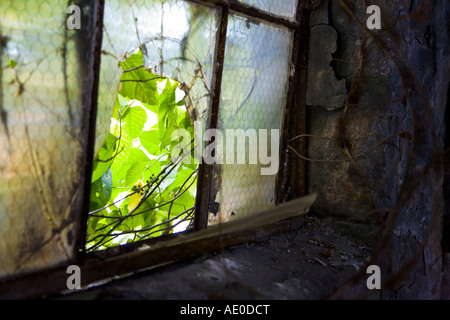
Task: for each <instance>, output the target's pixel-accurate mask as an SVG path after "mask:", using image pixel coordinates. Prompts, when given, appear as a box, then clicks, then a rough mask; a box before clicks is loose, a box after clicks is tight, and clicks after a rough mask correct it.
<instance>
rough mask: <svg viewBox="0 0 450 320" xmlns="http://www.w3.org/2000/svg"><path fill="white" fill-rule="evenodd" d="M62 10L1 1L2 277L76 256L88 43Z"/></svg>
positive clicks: (59, 5)
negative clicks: (67, 24) (69, 27)
mask: <svg viewBox="0 0 450 320" xmlns="http://www.w3.org/2000/svg"><path fill="white" fill-rule="evenodd" d="M80 5H81V4H80ZM67 7H68V2H67V1H59V2H54V1H42V0H40V1H32V2H31V1H25V0H15V1H12V0H10V1H9V0H2V1H1V2H0V95H1V96H0V115H1V124H0V146H1V152H0V239H1V241H0V276H2V277H3V276H9V275H12V274H16V273H22V272H28V271H31V270H35V269H40V268H43V267H49V266H53V265H57V264H61V263H63V262H66V261H68V260H71V259H73V258H74V255H75V252H76V250H75V249H76V248H75V246H76V238H77V233H78V226H79V221H80V212H81V210H80V209H81V205H82V204H81V199H82V195H83V188H82V186H83V184H84V179H83V172H84V161H85V160H84V159H85V158H84V157H85V148H84V143H85V140H84V139H85V132H86V127H85V125H84V124H85V121H84V117H85V116H86V113H87V110H85V109H84V107H83V106H84V102H83V98H82V94H83V86H84V81H85V80H86V78H87V70H86V68H85V66H87V65H88V63H87V61H85V59H86V58H85V57H86V56H87V55H86V52H87V44H89V43H90V39H89V38H88V34H87V33H86V32H77V30H68V29H67V27H66V19H67ZM82 8H83V10H85V12H88V11H90V10H92V7H91V4H86V3H85V5H83V6H82ZM85 22H86V21H85ZM85 27H86V28H85V30H87V26H85ZM80 44H81V45H80Z"/></svg>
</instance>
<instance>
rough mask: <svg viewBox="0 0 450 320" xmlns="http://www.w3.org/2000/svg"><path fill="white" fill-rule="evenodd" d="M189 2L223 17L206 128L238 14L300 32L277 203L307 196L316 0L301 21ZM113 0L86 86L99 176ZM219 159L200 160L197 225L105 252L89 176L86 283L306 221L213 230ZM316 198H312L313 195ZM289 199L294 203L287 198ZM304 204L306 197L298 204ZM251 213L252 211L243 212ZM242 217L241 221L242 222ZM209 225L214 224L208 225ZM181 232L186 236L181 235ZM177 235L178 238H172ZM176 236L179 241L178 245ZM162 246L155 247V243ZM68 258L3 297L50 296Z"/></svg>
mask: <svg viewBox="0 0 450 320" xmlns="http://www.w3.org/2000/svg"><path fill="white" fill-rule="evenodd" d="M106 1H107V0H106ZM185 1H187V2H191V3H195V4H199V5H205V6H210V7H214V8H216V9H218V11H219V19H218V28H217V34H216V39H217V41H216V48H215V53H214V63H213V65H214V66H215V68H214V70H213V77H212V92H213V96H212V98H211V100H210V103H209V108H210V110H209V114H208V119H207V124H206V129H214V128H217V124H218V116H219V105H220V95H221V84H222V74H223V63H224V58H225V46H226V39H227V25H228V18H229V16H230V14H234V13H236V14H240V15H244V16H248V17H252V18H256V19H260V20H262V21H264V22H268V23H271V24H274V25H278V26H283V27H286V28H288V29H290V30H291V31H292V32H293V34H294V37H293V47H292V56H291V61H290V66H291V72H290V77H289V81H288V86H289V88H288V94H287V103H286V109H285V117H284V122H283V128H282V135H281V144H280V146H281V147H280V168H279V171H278V175H277V182H276V190H275V193H276V204H277V206H276V207H275V208H272V209H269V210H268V211H274V210H284V211H286V210H287V211H289V210H292V204H289V201H291V200H293V199H296V198H299V197H302V196H304V195H305V185H306V183H305V181H306V174H305V172H306V163H305V161H304V160H302V159H300V158H299V157H297V156H296V155H295V154H292V152H291V151H290V149H289V148H288V145H290V146H292V147H293V148H294V149H295V150H298V151H299V152H302V151H305V149H306V146H305V143H304V142H302V140H303V139H296V140H295V141H290V140H291V139H292V138H293V137H296V136H298V135H300V134H303V133H305V131H306V110H305V101H306V99H305V96H306V68H307V50H308V37H309V9H308V7H307V3H308V1H304V0H298V6H297V11H296V14H295V18H294V20H288V19H285V18H283V17H279V16H276V15H272V14H270V13H267V12H263V11H261V10H259V9H256V8H253V7H250V6H247V5H245V4H242V3H239V2H237V1H233V0H185ZM104 5H105V0H95V1H94V5H93V7H94V8H95V10H94V11H95V12H94V17H93V30H91V32H93V33H92V37H91V39H92V43H91V52H90V54H91V56H90V59H89V61H90V63H91V65H90V66H89V70H91V74H90V75H89V77H88V81H87V85H86V87H85V92H84V102H85V108H86V109H85V110H90V113H89V117H88V120H87V121H88V122H89V124H88V128H89V130H88V133H87V136H88V142H87V145H86V167H85V170H86V171H85V172H86V175H87V176H90V175H92V167H93V154H94V144H95V126H96V117H97V101H98V88H99V74H100V61H101V44H102V33H103V11H104ZM212 170H213V165H208V164H204V163H203V164H200V166H199V173H198V181H197V190H200V192H197V197H196V202H195V214H194V228H193V229H192V230H188V231H185V232H182V233H177V234H170V235H166V236H161V237H158V238H151V239H147V240H142V241H138V242H135V243H130V244H126V245H122V246H117V247H112V248H109V249H106V250H102V251H99V252H92V253H86V251H85V244H86V224H87V220H88V211H89V198H90V182H91V181H90V179H85V185H84V190H85V193H84V201H83V209H84V210H83V213H82V214H81V216H82V217H81V222H80V227H79V230H78V238H77V250H78V254H77V255H76V258H75V261H73V263H72V264H76V265H78V266H80V268H81V272H82V284H90V283H93V282H96V281H100V280H103V279H106V278H110V277H113V276H117V275H121V274H126V273H130V272H134V271H138V270H142V269H147V268H150V267H154V266H157V265H161V264H164V263H168V262H174V261H179V260H182V259H187V258H192V257H195V256H197V255H199V254H203V253H207V252H213V251H217V250H219V249H221V248H223V247H227V246H231V245H236V244H239V243H244V242H248V241H253V240H256V239H259V238H261V237H266V236H270V235H273V234H275V233H280V232H285V231H288V230H292V229H294V228H297V227H299V225H300V223H301V219H300V218H299V217H297V216H294V217H290V218H288V219H284V220H282V221H274V222H271V223H267V222H266V223H264V224H255V225H253V224H252V223H250V224H247V225H246V227H245V228H244V229H242V228H241V229H237V230H236V229H234V230H233V231H230V232H224V233H221V234H220V236H217V235H214V234H212V235H211V234H208V233H207V231H208V230H207V222H208V206H209V199H210V194H211V188H212V180H211V176H212ZM309 200H311V199H309ZM284 202H288V203H286V204H283V203H284ZM294 205H297V206H298V205H299V203H294ZM242 219H245V218H242ZM240 220H241V219H239V220H235V221H240ZM205 229H206V230H205ZM199 232H203V233H202V234H206V235H205V236H201V237H200V238H199V239H198V238H197V239H194V240H190V241H187V242H184V241H183V237H186V238H187V239H189V235H191V234H193V233H199ZM178 237H180V239H181V240H180V241H175V240H176V239H177V238H178ZM171 240H173V241H172V242H170V241H171ZM164 242H166V243H168V244H169V245H168V246H162V247H160V248H158V245H157V244H158V243H164ZM171 243H173V244H171ZM152 247H156V248H155V249H154V250H148V248H152ZM66 268H67V265H64V266H57V267H54V268H49V269H46V270H43V271H39V272H34V273H31V274H27V275H20V276H16V277H13V278H8V279H6V280H2V281H0V296H1V297H3V298H11V299H16V298H36V297H41V296H43V295H48V294H54V293H58V292H61V291H64V290H66V289H67V287H66V281H67V277H68V274H67V273H66V270H67V269H66Z"/></svg>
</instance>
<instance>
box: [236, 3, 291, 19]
mask: <svg viewBox="0 0 450 320" xmlns="http://www.w3.org/2000/svg"><path fill="white" fill-rule="evenodd" d="M239 2H242V3H245V4H248V5H250V6H252V7H255V8H257V9H260V10H262V11H266V12H268V13H272V14H275V15H278V16H282V17H285V18H289V19H290V20H293V19H294V17H295V12H296V9H297V0H239Z"/></svg>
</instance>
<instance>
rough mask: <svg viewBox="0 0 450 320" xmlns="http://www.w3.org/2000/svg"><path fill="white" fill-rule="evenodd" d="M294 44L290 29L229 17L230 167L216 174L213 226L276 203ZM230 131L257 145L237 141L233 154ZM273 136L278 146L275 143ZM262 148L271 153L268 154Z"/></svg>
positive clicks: (225, 123) (225, 107)
mask: <svg viewBox="0 0 450 320" xmlns="http://www.w3.org/2000/svg"><path fill="white" fill-rule="evenodd" d="M292 40H293V35H292V33H291V31H289V30H287V29H284V28H278V27H274V26H272V25H269V24H265V23H262V22H260V21H251V20H249V19H247V18H244V17H241V16H237V15H232V16H230V19H229V23H228V37H227V44H226V51H225V63H224V73H223V83H222V94H221V105H220V112H219V125H218V129H219V130H220V132H221V133H222V135H223V139H224V142H223V144H222V145H223V146H225V147H224V150H223V154H224V156H223V160H224V163H225V164H223V165H221V166H217V167H216V170H215V171H216V174H215V176H214V179H215V182H214V184H215V186H218V185H219V184H220V189H219V190H218V192H217V196H216V198H215V200H214V201H211V202H212V203H214V202H215V203H216V207H217V204H218V208H219V209H218V214H216V215H213V214H211V215H210V222H212V223H214V222H217V221H227V220H228V219H230V217H232V216H243V215H246V214H248V213H251V212H253V211H257V210H260V209H265V208H268V207H271V206H273V205H274V203H275V199H274V197H275V180H276V173H277V171H278V163H277V161H278V156H279V149H278V148H279V146H278V145H277V143H278V144H279V141H280V140H279V138H277V137H280V132H281V128H282V120H283V117H284V109H285V106H286V98H287V91H288V79H289V74H290V57H291V48H292ZM227 129H231V130H236V129H242V130H243V132H244V133H247V134H249V135H251V134H252V133H253V138H254V137H255V136H256V140H254V141H250V140H249V141H247V142H246V144H245V146H244V145H241V146H239V143H238V142H237V140H234V141H235V142H234V145H235V147H234V150H232V149H228V147H227V142H230V143H231V142H232V139H234V138H232V137H231V136H229V135H228V132H227ZM260 129H266V130H267V132H265V131H262V132H261V131H260ZM272 129H273V130H275V131H274V132H272V131H271V130H272ZM230 132H231V131H230ZM234 133H236V134H238V131H234ZM277 134H278V136H277ZM238 135H239V134H238ZM241 136H242V135H241ZM272 137H273V138H274V139H275V141H276V142H277V143H271V141H272ZM261 139H267V140H266V141H267V142H265V143H262V141H265V140H261ZM262 146H263V147H265V148H267V149H268V150H267V152H263V149H262V148H261V147H262ZM252 148H253V149H252ZM256 153H257V154H256ZM242 154H245V155H246V157H247V158H246V160H245V163H243V164H242V163H241V164H237V163H238V156H239V155H242ZM264 155H266V156H267V155H271V156H272V159H271V160H272V161H270V163H268V161H265V159H264V158H263V157H262V156H264ZM229 156H231V157H234V161H235V163H236V164H231V163H230V161H228V160H227V157H229ZM250 156H254V157H255V156H257V157H256V159H257V160H256V164H251V159H250ZM264 162H265V164H264ZM270 166H272V169H273V170H272V171H271V172H265V170H264V169H263V168H266V171H267V170H268V169H267V168H268V167H270ZM269 171H270V170H269Z"/></svg>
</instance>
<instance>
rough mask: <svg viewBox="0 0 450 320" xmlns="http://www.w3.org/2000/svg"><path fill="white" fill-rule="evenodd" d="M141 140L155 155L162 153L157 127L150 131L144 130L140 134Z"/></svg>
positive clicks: (146, 148)
mask: <svg viewBox="0 0 450 320" xmlns="http://www.w3.org/2000/svg"><path fill="white" fill-rule="evenodd" d="M139 141H140V142H141V144H142V146H143V147H144V148H145V150H147V151H148V152H149V153H150V154H153V155H155V156H158V155H159V154H160V149H159V143H160V141H159V131H158V130H157V129H150V130H149V131H144V132H142V133H141V135H140V136H139Z"/></svg>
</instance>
